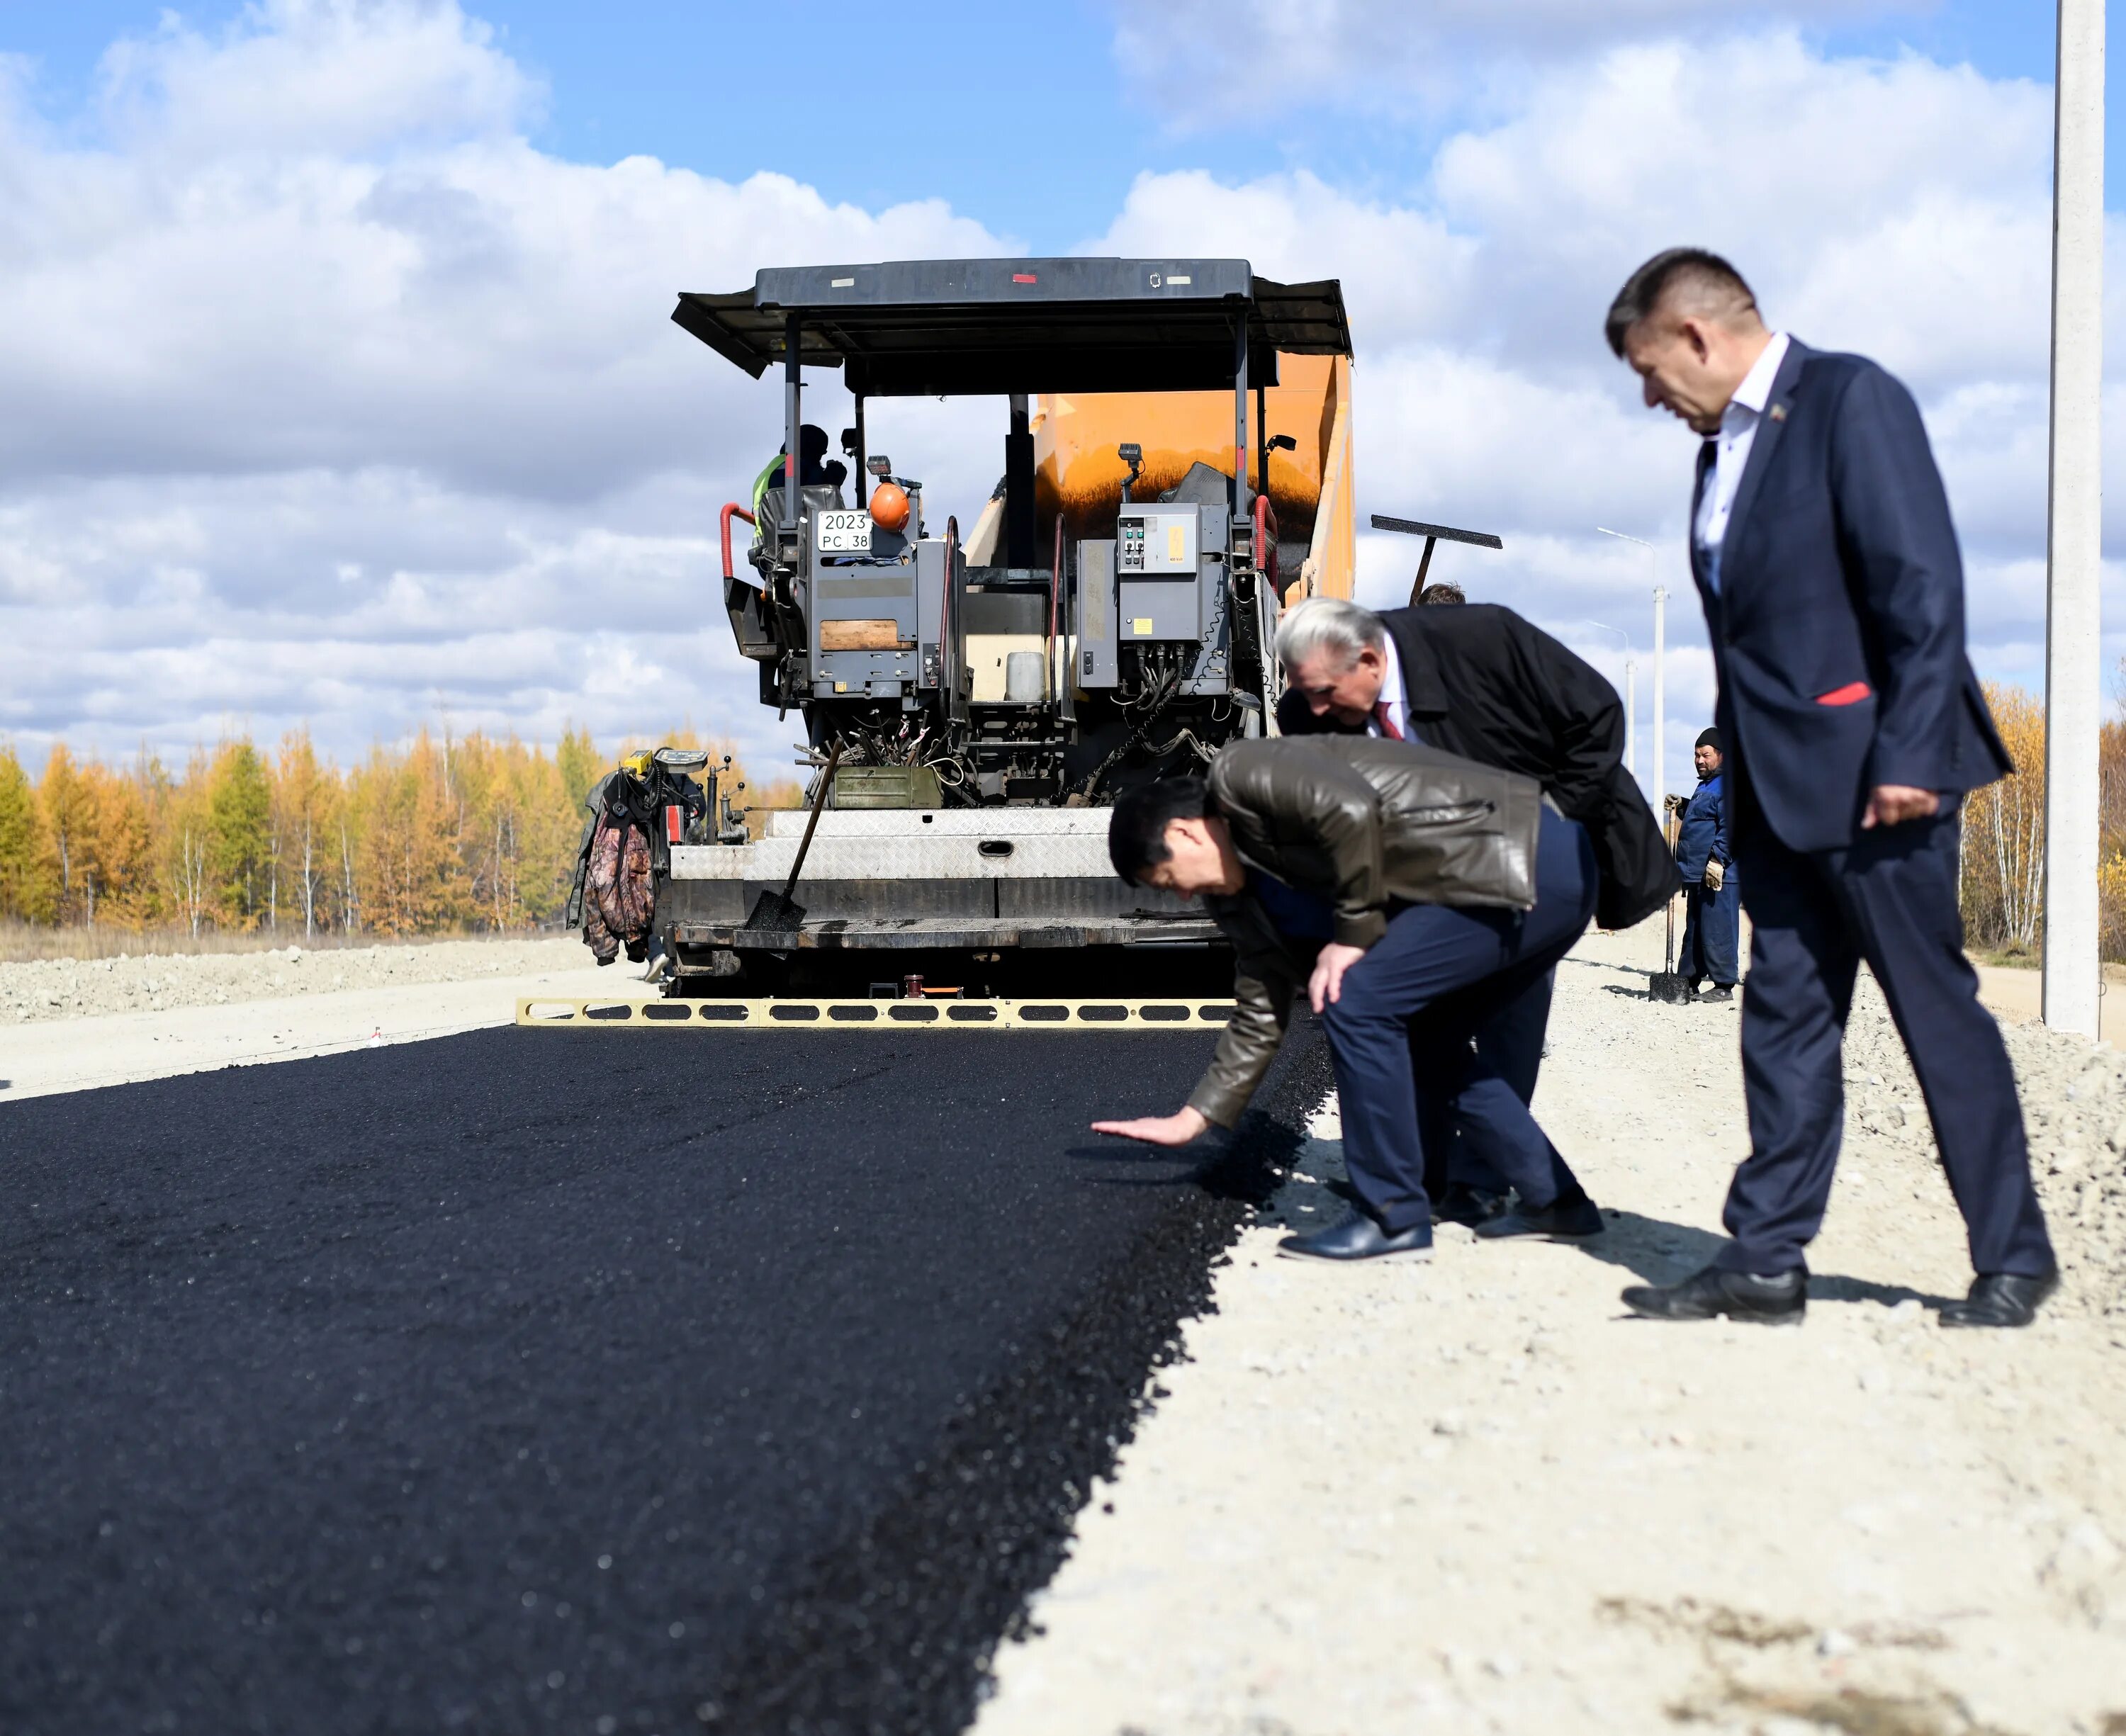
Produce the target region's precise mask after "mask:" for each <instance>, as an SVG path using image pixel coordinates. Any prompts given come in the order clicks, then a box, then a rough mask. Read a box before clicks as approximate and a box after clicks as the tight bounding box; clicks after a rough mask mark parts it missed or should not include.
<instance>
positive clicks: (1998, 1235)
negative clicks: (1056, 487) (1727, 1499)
mask: <svg viewBox="0 0 2126 1736" xmlns="http://www.w3.org/2000/svg"><path fill="white" fill-rule="evenodd" d="M1607 332H1608V337H1609V346H1610V347H1611V348H1612V349H1613V351H1616V353H1617V354H1618V356H1621V357H1623V359H1624V360H1625V361H1628V362H1629V363H1630V364H1631V366H1632V369H1633V370H1635V371H1636V372H1637V374H1638V375H1639V376H1640V378H1641V380H1642V382H1643V384H1644V393H1645V398H1646V403H1647V405H1648V406H1649V407H1658V408H1665V409H1667V410H1669V411H1670V412H1671V413H1674V414H1675V415H1676V416H1678V417H1680V418H1682V419H1683V420H1684V422H1688V423H1689V425H1690V427H1692V429H1693V430H1694V432H1697V433H1698V435H1700V436H1703V441H1704V444H1703V446H1702V447H1701V448H1700V450H1699V453H1698V480H1697V486H1696V488H1695V489H1694V493H1693V495H1692V499H1691V556H1692V559H1691V565H1692V571H1693V573H1694V576H1695V578H1696V579H1697V581H1698V593H1699V595H1700V597H1702V598H1703V601H1704V605H1705V619H1706V625H1707V629H1708V633H1709V634H1710V636H1711V639H1712V642H1713V663H1714V667H1715V669H1716V671H1717V674H1718V677H1719V682H1720V698H1719V705H1718V709H1717V714H1716V715H1717V723H1718V727H1719V730H1720V734H1721V737H1722V740H1723V742H1724V743H1725V744H1726V747H1727V782H1728V790H1727V795H1728V802H1729V816H1730V827H1731V833H1732V847H1733V850H1734V852H1735V860H1736V866H1737V867H1738V868H1739V869H1740V870H1741V877H1742V899H1743V905H1744V908H1746V909H1747V910H1748V912H1749V913H1750V923H1751V925H1752V928H1753V934H1752V938H1751V943H1750V973H1749V976H1748V978H1747V979H1746V983H1745V985H1744V988H1743V993H1742V1068H1743V1078H1744V1085H1745V1088H1746V1094H1747V1097H1748V1102H1749V1111H1750V1157H1749V1158H1748V1159H1747V1160H1746V1162H1745V1163H1743V1165H1742V1167H1741V1168H1740V1169H1739V1170H1738V1171H1736V1176H1735V1181H1734V1184H1733V1186H1732V1188H1731V1189H1730V1191H1729V1193H1728V1196H1727V1211H1726V1214H1725V1222H1726V1225H1727V1232H1728V1234H1729V1235H1730V1236H1731V1237H1732V1238H1733V1239H1732V1241H1731V1242H1730V1243H1728V1244H1727V1247H1726V1248H1723V1249H1722V1251H1721V1252H1720V1254H1719V1255H1718V1257H1717V1258H1716V1259H1715V1260H1714V1262H1713V1264H1712V1265H1711V1266H1709V1267H1707V1268H1706V1269H1705V1270H1704V1271H1701V1272H1699V1273H1698V1274H1697V1275H1696V1276H1694V1277H1691V1278H1689V1279H1686V1280H1685V1281H1683V1282H1682V1283H1680V1284H1676V1285H1667V1286H1665V1287H1655V1286H1642V1287H1638V1288H1634V1289H1632V1290H1626V1291H1625V1292H1624V1300H1625V1302H1626V1303H1627V1304H1628V1305H1629V1306H1630V1307H1631V1308H1632V1309H1634V1310H1635V1311H1636V1312H1637V1313H1639V1314H1646V1315H1651V1316H1655V1317H1658V1318H1661V1319H1705V1318H1708V1317H1709V1316H1712V1315H1715V1314H1727V1315H1731V1316H1733V1317H1735V1318H1737V1319H1763V1320H1774V1319H1798V1318H1799V1317H1800V1315H1801V1314H1802V1309H1803V1308H1804V1307H1805V1306H1806V1304H1807V1265H1806V1262H1805V1257H1804V1252H1803V1251H1804V1249H1805V1248H1807V1245H1808V1243H1809V1242H1810V1240H1811V1239H1812V1238H1813V1237H1814V1236H1815V1234H1816V1232H1817V1228H1818V1226H1819V1225H1820V1224H1821V1222H1822V1219H1823V1211H1824V1206H1825V1204H1826V1201H1827V1200H1828V1199H1829V1197H1830V1193H1831V1177H1832V1173H1833V1172H1834V1171H1835V1168H1836V1166H1837V1161H1838V1145H1839V1135H1840V1130H1841V1125H1842V1122H1843V1119H1844V1094H1843V1091H1842V1087H1841V1080H1842V1071H1841V1045H1842V1042H1843V1037H1844V1032H1845V1017H1846V1014H1847V1012H1848V1011H1849V1009H1850V1007H1851V1004H1852V998H1853V984H1854V974H1855V972H1856V970H1857V969H1858V966H1859V961H1860V960H1862V959H1865V960H1867V961H1868V965H1869V969H1870V970H1872V971H1873V974H1874V975H1875V979H1876V980H1877V981H1878V983H1880V984H1881V985H1882V988H1883V993H1884V995H1885V996H1886V997H1887V999H1888V1001H1889V1003H1890V1011H1891V1013H1892V1017H1895V1019H1896V1020H1897V1030H1898V1032H1899V1034H1900V1035H1902V1037H1903V1039H1904V1042H1905V1047H1906V1051H1907V1053H1909V1054H1910V1055H1911V1059H1912V1066H1913V1068H1914V1070H1915V1071H1916V1073H1918V1075H1919V1081H1920V1090H1921V1092H1923V1093H1924V1094H1925V1098H1926V1103H1927V1112H1928V1114H1929V1116H1930V1117H1931V1118H1932V1120H1933V1123H1934V1132H1935V1143H1936V1144H1937V1145H1938V1146H1939V1149H1940V1152H1941V1158H1942V1164H1943V1167H1944V1168H1945V1169H1946V1170H1947V1171H1948V1173H1949V1188H1950V1191H1951V1192H1952V1193H1953V1194H1954V1196H1955V1199H1956V1202H1957V1204H1958V1207H1959V1208H1960V1209H1961V1210H1962V1211H1963V1216H1964V1221H1965V1224H1966V1225H1967V1226H1968V1229H1969V1233H1970V1246H1971V1257H1972V1265H1973V1267H1975V1268H1976V1269H1977V1281H1976V1282H1974V1283H1973V1284H1972V1287H1971V1294H1970V1296H1969V1298H1968V1300H1965V1301H1963V1302H1959V1303H1952V1304H1950V1305H1949V1307H1947V1308H1945V1309H1944V1310H1943V1311H1942V1321H1943V1323H1944V1325H1949V1326H2021V1325H2025V1324H2027V1323H2029V1320H2030V1319H2032V1318H2033V1317H2034V1314H2036V1312H2037V1309H2038V1308H2039V1305H2040V1304H2042V1303H2043V1300H2044V1299H2045V1298H2046V1297H2047V1296H2048V1295H2050V1294H2051V1292H2052V1290H2053V1289H2054V1287H2055V1286H2056V1285H2057V1282H2058V1276H2057V1263H2056V1262H2055V1261H2054V1259H2053V1250H2052V1246H2051V1243H2050V1242H2049V1241H2048V1238H2047V1237H2046V1234H2045V1225H2044V1219H2043V1215H2042V1213H2041V1212H2040V1211H2039V1207H2038V1200H2037V1194H2036V1191H2035V1190H2034V1188H2033V1186H2032V1185H2031V1182H2030V1171H2029V1152H2028V1149H2027V1147H2026V1146H2025V1144H2024V1134H2023V1117H2022V1110H2021V1106H2020V1104H2019V1103H2018V1102H2017V1101H2016V1097H2015V1075H2014V1073H2012V1072H2011V1071H2010V1068H2009V1064H2008V1057H2007V1052H2006V1049H2005V1047H2004V1046H2003V1045H2002V1043H2001V1033H2000V1031H1999V1028H1998V1027H1997V1026H1996V1025H1995V1024H1994V1022H1993V1020H1992V1018H1991V1016H1990V1015H1989V1014H1987V1012H1986V1011H1985V1009H1984V1008H1983V1007H1981V1006H1980V1005H1979V1004H1978V983H1977V975H1976V974H1975V973H1974V972H1973V971H1972V969H1971V966H1970V964H1969V963H1968V960H1966V959H1965V957H1964V955H1963V922H1962V919H1961V918H1960V916H1959V914H1958V909H1957V902H1956V878H1957V876H1956V869H1957V852H1958V820H1957V812H1958V804H1959V801H1960V800H1961V798H1962V796H1963V793H1964V792H1965V791H1966V790H1975V789H1977V788H1978V787H1980V786H1981V785H1985V784H1989V783H1991V782H1992V781H1994V780H1995V779H1996V778H1998V777H2001V776H2005V775H2006V773H2008V772H2009V771H2012V770H2013V769H2014V768H2013V767H2011V766H2010V763H2009V760H2008V756H2007V754H2006V751H2005V750H2004V749H2003V748H2002V747H2001V739H2000V737H1999V736H1998V734H1996V732H1995V730H1994V728H1993V720H1992V717H1991V714H1990V713H1989V712H1988V710H1987V705H1986V701H1985V698H1984V696H1982V693H1981V692H1980V691H1979V686H1978V681H1977V676H1976V675H1975V674H1973V672H1972V668H1971V664H1970V661H1969V659H1968V658H1967V657H1966V655H1965V653H1964V634H1963V564H1962V561H1961V558H1960V556H1959V555H1958V550H1957V543H1956V532H1955V530H1954V526H1952V525H1951V523H1950V521H1949V501H1948V498H1947V496H1946V495H1945V494H1944V491H1943V488H1942V484H1941V478H1940V475H1939V473H1938V472H1937V471H1936V469H1935V464H1934V457H1933V454H1932V452H1931V451H1930V450H1929V447H1928V445H1927V438H1926V431H1925V428H1924V427H1922V426H1921V425H1920V414H1919V408H1918V406H1917V405H1916V404H1915V403H1913V401H1912V398H1911V394H1910V393H1909V392H1907V391H1906V389H1904V387H1903V386H1902V385H1901V384H1898V383H1897V381H1896V380H1893V379H1892V378H1891V377H1890V375H1887V373H1885V372H1884V371H1883V370H1882V369H1881V368H1879V367H1878V366H1876V365H1875V364H1874V363H1873V362H1872V361H1867V360H1866V359H1864V357H1861V356H1841V355H1832V354H1827V353H1824V352H1821V351H1816V350H1812V349H1810V348H1808V347H1807V346H1806V345H1803V344H1802V343H1799V342H1795V341H1794V340H1793V339H1791V338H1789V337H1787V336H1786V335H1785V334H1784V333H1773V332H1770V331H1768V330H1767V329H1766V328H1765V324H1764V323H1763V321H1762V320H1761V319H1760V318H1759V316H1758V313H1757V305H1756V300H1755V297H1754V296H1753V295H1751V294H1750V288H1749V285H1747V284H1746V283H1745V282H1744V281H1742V278H1741V275H1740V274H1739V273H1738V272H1736V270H1735V268H1734V267H1732V266H1731V265H1729V264H1728V263H1727V261H1725V260H1723V259H1722V258H1720V257H1718V256H1717V255H1715V254H1712V253H1708V252H1702V251H1700V250H1698V249H1696V248H1675V249H1671V250H1670V252H1665V253H1661V254H1659V255H1657V256H1656V257H1654V258H1652V259H1650V260H1648V261H1647V262H1646V264H1644V265H1642V267H1639V269H1638V270H1637V271H1635V272H1633V273H1632V277H1631V279H1630V281H1628V282H1627V283H1626V284H1625V285H1624V287H1623V290H1621V291H1619V292H1618V296H1617V300H1616V302H1615V304H1614V305H1613V306H1612V307H1611V309H1610V310H1609V319H1608V324H1607Z"/></svg>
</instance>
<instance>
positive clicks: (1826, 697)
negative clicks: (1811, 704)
mask: <svg viewBox="0 0 2126 1736" xmlns="http://www.w3.org/2000/svg"><path fill="white" fill-rule="evenodd" d="M1874 692H1875V690H1874V689H1873V687H1871V686H1869V685H1868V684H1867V682H1846V684H1845V686H1842V687H1833V688H1832V689H1831V691H1830V692H1828V693H1819V694H1817V696H1816V702H1817V704H1818V705H1859V703H1860V701H1862V700H1864V699H1869V698H1872V697H1873V696H1874Z"/></svg>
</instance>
